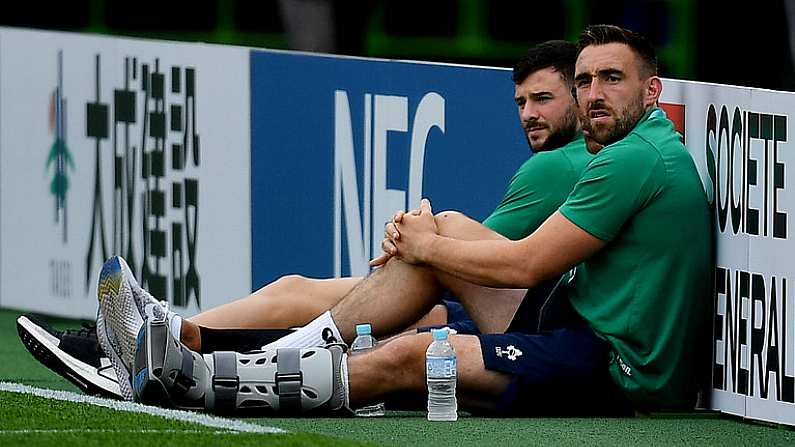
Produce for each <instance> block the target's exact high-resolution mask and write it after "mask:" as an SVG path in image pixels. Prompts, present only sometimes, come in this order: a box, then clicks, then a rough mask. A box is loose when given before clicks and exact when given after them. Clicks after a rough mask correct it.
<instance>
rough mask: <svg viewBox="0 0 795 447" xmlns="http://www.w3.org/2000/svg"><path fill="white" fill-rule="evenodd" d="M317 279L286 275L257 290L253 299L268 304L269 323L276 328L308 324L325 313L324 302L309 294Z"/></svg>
mask: <svg viewBox="0 0 795 447" xmlns="http://www.w3.org/2000/svg"><path fill="white" fill-rule="evenodd" d="M314 282H317V280H315V279H311V278H307V277H305V276H301V275H285V276H282V277H281V278H279V279H277V280H276V281H274V282H272V283H270V284H268V285H267V286H265V287H263V288H261V289H259V290H257V291H256V292H255V293H254V295H253V298H254V299H256V300H258V301H260V302H263V303H267V304H266V305H267V312H268V318H269V323H270V324H271V325H273V326H274V327H291V326H300V325H303V324H306V323H307V322H308V321H310V320H312V319H313V318H315V317H317V316H318V315H320V314H321V313H323V311H324V310H326V308H325V307H324V306H325V305H324V303H323V302H319V301H317V300H314V299H312V296H311V294H309V293H308V291H309V289H310V287H311V286H312V284H313V283H314Z"/></svg>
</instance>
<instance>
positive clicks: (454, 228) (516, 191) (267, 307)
mask: <svg viewBox="0 0 795 447" xmlns="http://www.w3.org/2000/svg"><path fill="white" fill-rule="evenodd" d="M576 52H577V49H576V46H575V45H574V44H572V43H569V42H565V41H550V42H545V43H543V44H540V45H538V46H536V47H533V48H531V49H530V50H529V51H528V52H527V54H526V55H525V57H523V58H522V59H521V60H520V61H519V62H518V63H517V64H516V66H515V68H514V70H513V80H514V82H515V84H516V89H515V101H516V104H517V107H518V112H519V117H520V120H521V123H522V127H523V128H524V130H525V136H526V138H527V140H528V143H529V144H530V145H531V147H532V148H533V149H534V152H535V153H536V154H535V156H533V157H532V158H530V159H529V160H528V161H527V162H525V163H524V164H523V165H522V166H521V167H520V168H519V170H518V171H517V172H516V174H515V175H514V176H513V178H512V180H511V182H510V184H509V186H508V188H507V191H506V194H505V196H504V198H503V200H502V202H501V203H500V205H499V206H498V207H497V209H495V211H494V212H493V213H492V214H491V215H490V216H489V217H488V218H487V219H486V220H485V221H484V222H483V224H482V225H481V224H479V223H477V222H475V221H473V220H471V219H469V218H467V217H466V216H464V215H463V214H460V213H456V212H450V211H448V212H443V213H440V214H439V216H438V219H439V226H440V228H441V231H442V234H445V235H446V236H448V237H454V238H460V239H488V238H500V239H504V238H508V239H521V238H523V237H525V236H527V235H529V234H530V233H532V232H533V231H534V230H535V229H536V228H537V227H538V226H539V225H540V224H541V223H542V222H543V221H544V219H546V218H547V217H548V216H549V215H550V214H551V213H552V212H554V210H555V209H557V207H558V206H560V204H562V203H563V202H564V201H565V199H566V197H567V196H568V194H569V192H570V191H571V189H572V187H573V185H574V184H575V182H576V181H577V179H579V177H580V174H581V173H582V170H583V169H584V167H585V165H586V164H587V162H588V161H589V160H590V158H591V156H590V155H589V154H588V153H587V151H586V150H585V146H584V143H583V140H582V138H578V137H577V135H576V133H577V130H578V122H577V117H576V108H575V104H574V101H573V98H572V96H571V94H570V92H571V88H572V80H573V77H574V61H575V58H576ZM398 220H399V218H398ZM390 257H391V256H390V255H389V254H386V255H385V256H382V257H380V258H378V259H376V260H374V261H373V264H374V265H380V264H383V263H386V261H388V260H389V258H390ZM113 262H115V263H116V265H117V266H118V267H117V268H118V269H119V270H121V271H124V272H125V275H127V276H128V277H129V278H128V279H129V282H130V285H129V287H128V288H129V289H130V291H131V292H134V293H135V294H136V296H137V299H138V301H139V302H146V303H150V302H151V303H152V305H153V306H154V305H155V304H156V301H155V300H154V299H153V298H151V297H150V296H148V294H147V293H146V291H144V290H143V289H141V288H139V287H137V284H136V283H135V282H134V278H132V275H131V272H129V269H127V268H126V265H125V264H124V262H123V260H121V259H117V260H115V261H113ZM113 262H112V263H113ZM370 280H372V279H368V281H370ZM363 282H364V281H362V279H361V278H339V279H331V280H314V279H309V278H304V277H299V276H290V277H285V278H282V279H280V280H278V281H276V282H274V283H272V284H270V285H268V286H265V287H263V288H262V289H260V290H259V291H257V292H256V293H254V294H252V295H251V296H249V297H246V298H243V299H241V300H238V301H235V302H232V303H229V304H226V305H223V306H220V307H218V308H215V309H210V310H208V311H206V312H204V313H202V314H199V315H197V316H196V317H193V318H191V319H186V320H181V319H180V318H179V316H175V315H173V314H171V313H168V312H164V314H165V315H168V316H169V319H170V320H171V322H172V332H173V333H175V334H181V341H182V342H184V343H185V344H186V345H187V347H189V348H191V349H193V350H196V351H201V352H212V351H215V350H221V349H236V350H246V349H254V348H259V347H260V346H262V344H264V342H265V340H268V339H272V336H273V333H272V332H270V333H269V332H266V331H259V330H253V331H245V330H217V329H209V328H287V327H291V326H296V325H303V324H305V323H307V322H308V321H310V320H312V319H313V318H315V317H317V316H318V315H319V314H322V313H323V312H324V311H327V310H328V309H330V308H331V307H332V306H334V305H335V304H337V302H339V301H340V299H341V298H342V297H343V296H345V295H346V294H348V293H349V292H350V291H351V290H352V289H353V288H354V287H355V286H356V285H357V284H360V283H363ZM410 282H412V283H414V287H416V288H427V289H428V292H429V293H432V294H433V295H434V296H435V297H436V298H435V299H436V300H438V297H440V296H442V290H443V289H444V287H441V286H440V285H439V284H438V283H437V281H435V280H434V281H430V278H429V277H427V276H419V277H417V278H414V279H411V280H410ZM560 285H565V283H564V282H561V281H557V280H556V281H551V282H550V283H549V284H547V285H544V286H543V287H540V288H539V289H538V290H537V293H541V294H544V296H547V295H550V292H551V289H553V287H554V286H560ZM559 288H560V287H558V289H559ZM452 289H453V291H454V292H456V293H457V294H464V295H466V294H471V293H472V291H471V290H468V288H467V286H466V285H465V284H459V285H457V286H456V287H453V288H452ZM554 290H557V289H554ZM100 292H102V291H100ZM510 294H511V295H512V296H511V298H510V299H508V300H505V304H504V305H502V306H493V309H491V312H498V313H500V314H503V315H502V317H501V318H503V319H507V320H508V321H510V319H511V317H512V316H513V315H514V314H515V313H516V308H517V307H518V305H519V303H520V302H521V298H522V297H523V296H524V294H525V291H523V290H520V291H512V292H510ZM101 301H102V298H101ZM528 301H530V300H528ZM105 302H106V303H107V302H108V301H107V300H106V301H105ZM445 304H446V305H444V306H442V305H436V306H435V307H429V309H431V311H430V312H429V313H428V314H427V315H426V316H425V317H424V318H422V319H420V320H419V321H418V322H415V323H414V325H413V326H422V325H426V326H427V325H440V324H444V323H447V322H452V321H456V322H457V323H456V324H457V325H458V326H457V327H458V328H459V330H461V331H462V332H463V331H467V330H470V331H471V330H473V328H475V326H476V324H475V322H472V321H469V316H468V315H467V314H466V312H465V311H464V310H463V309H462V307H461V305H460V304H459V303H457V302H451V301H447V302H446V303H445ZM530 305H531V306H530V307H531V309H530V312H522V315H524V320H527V321H524V323H522V324H530V323H531V324H533V325H536V324H537V321H536V320H537V317H536V316H535V315H536V314H537V313H538V311H539V309H538V307H539V306H538V305H537V304H535V302H531V303H530ZM103 310H104V311H105V312H104V313H105V314H108V315H109V314H113V313H114V312H111V311H108V309H107V307H106V308H103ZM424 310H427V309H424ZM128 312H129V309H127V310H126V311H123V312H120V313H124V314H126V313H128ZM476 314H477V315H480V313H478V312H477V311H476ZM528 314H529V315H528ZM546 314H547V315H548V320H550V321H551V320H553V319H554V318H556V316H555V315H554V313H553V312H552V306H551V305H548V306H547V311H546ZM104 316H107V315H104ZM23 319H25V317H21V318H20V321H22V323H18V326H19V325H20V324H23V325H24V327H23V326H20V334H21V335H23V339H25V340H27V341H26V344H31V343H33V344H35V343H36V342H37V337H34V336H32V335H31V334H32V333H33V332H34V331H35V332H39V333H43V332H44V330H43V329H41V327H43V325H42V324H38V325H33V323H32V322H30V321H29V320H25V321H23ZM105 320H106V318H103V319H102V320H101V321H99V323H100V326H103V327H102V328H101V329H100V331H101V332H102V331H104V332H103V334H104V335H103V337H104V338H105V339H106V345H108V346H106V349H107V350H110V351H112V349H111V348H110V347H109V345H110V343H107V341H108V340H107V339H108V338H109V333H108V331H106V330H105V328H104V324H105ZM415 320H416V319H415ZM519 320H521V318H518V319H517V321H519ZM410 323H411V322H407V323H404V324H402V325H397V326H392V327H389V328H385V327H384V326H380V325H375V326H374V329H375V332H376V335H378V336H385V335H390V334H393V333H395V332H399V331H401V330H403V329H405V328H406V327H409V326H408V325H409V324H410ZM480 323H481V325H483V324H484V322H483V321H481V322H480ZM517 324H519V323H517ZM139 325H140V323H135V324H134V325H133V327H132V328H131V329H129V331H128V332H129V334H127V335H128V338H129V337H132V338H134V337H135V335H136V333H137V330H138V326H139ZM35 326H39V327H35ZM30 327H33V329H29V328H30ZM485 328H486V330H488V331H493V330H497V329H498V330H499V331H504V330H505V327H502V328H492V327H490V326H488V325H486V326H485ZM111 332H112V331H111ZM119 332H122V330H119ZM23 333H24V334H23ZM122 338H123V337H122ZM346 340H347V341H350V340H349V339H348V338H346ZM92 346H93V347H94V349H96V341H95V342H94V344H93V345H92ZM34 347H36V346H34ZM38 348H39V349H38V351H37V352H41V347H40V346H38ZM46 349H47V350H49V351H51V352H55V353H56V354H57V355H63V353H62V352H58V351H59V348H58V346H55V347H52V346H49V347H46ZM131 349H132V348H131V347H130V345H129V344H128V347H126V348H125V350H126V356H128V357H129V356H130V355H131ZM33 351H34V350H33V349H32V352H33ZM491 351H493V349H492V350H491ZM50 358H52V356H50ZM117 363H118V362H117ZM122 363H125V362H122ZM126 363H129V361H128V362H126ZM45 364H46V363H45ZM48 366H50V367H51V368H53V369H56V370H57V371H64V369H63V365H61V366H59V365H58V364H56V365H52V364H50V365H48ZM75 371H77V372H78V373H80V371H78V370H77V369H75V370H74V371H72V372H73V373H74V372H75ZM128 371H129V369H126V370H124V369H122V370H120V371H119V375H120V376H122V377H123V376H125V375H128V374H129V372H128ZM66 376H67V377H71V375H66ZM82 378H83V379H84V380H82V381H81V382H79V383H82V384H86V383H88V385H90V384H91V380H92V378H91V377H86V376H85V375H84V376H83V377H82ZM126 382H127V381H122V383H123V384H122V387H125V390H124V391H122V390H118V391H117V392H116V394H120V395H122V396H123V397H126V398H129V397H130V395H131V394H130V393H131V390H130V389H129V385H126V386H125V385H124V384H125V383H126ZM82 388H83V389H84V390H85V391H88V392H103V390H97V389H92V388H86V387H85V386H83V387H82ZM106 394H107V393H106Z"/></svg>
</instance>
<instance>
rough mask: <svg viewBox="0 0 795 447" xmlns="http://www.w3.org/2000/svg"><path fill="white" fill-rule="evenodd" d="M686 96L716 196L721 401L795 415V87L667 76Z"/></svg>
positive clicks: (690, 138) (696, 149) (716, 365)
mask: <svg viewBox="0 0 795 447" xmlns="http://www.w3.org/2000/svg"><path fill="white" fill-rule="evenodd" d="M664 91H665V93H664V94H663V99H666V100H670V101H673V102H678V103H682V104H685V105H686V109H685V115H686V129H687V135H686V138H687V146H688V148H689V150H690V151H691V153H692V154H693V158H694V160H696V163H697V165H698V166H699V172H700V173H701V174H702V180H704V183H705V185H706V186H707V189H708V191H709V192H710V193H711V195H712V197H714V203H715V231H716V237H717V253H716V267H715V295H714V306H713V307H714V315H713V324H714V327H713V339H712V348H713V358H712V359H711V365H712V386H713V393H712V406H713V408H716V409H720V410H722V411H725V412H728V413H732V414H736V415H741V416H747V417H749V418H753V419H762V420H767V421H775V422H781V423H786V424H790V425H793V424H795V387H794V386H793V385H795V339H793V337H795V302H793V285H794V284H793V283H792V280H793V277H795V264H794V263H793V256H792V253H795V243H793V239H792V237H791V234H792V230H791V211H792V210H793V209H795V196H794V195H793V193H792V191H793V190H794V189H795V185H793V180H792V178H793V177H792V175H791V174H790V173H789V172H788V171H789V170H790V169H792V167H793V166H795V153H793V151H792V150H791V142H790V137H789V135H790V134H791V131H790V129H791V124H790V119H789V118H790V117H789V113H790V111H792V110H795V95H793V94H791V93H782V92H773V91H765V90H758V89H749V88H740V87H729V86H721V85H710V84H700V83H693V82H675V81H669V82H668V83H666V89H665V90H664Z"/></svg>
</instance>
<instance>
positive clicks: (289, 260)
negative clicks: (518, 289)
mask: <svg viewBox="0 0 795 447" xmlns="http://www.w3.org/2000/svg"><path fill="white" fill-rule="evenodd" d="M251 73H252V74H251V97H252V104H251V126H252V133H251V143H252V172H253V175H252V185H251V188H252V192H251V195H252V228H254V231H253V234H252V262H253V265H252V271H253V273H252V288H257V287H259V286H261V285H262V284H264V283H267V282H269V281H271V280H273V279H275V278H277V277H278V276H280V275H283V274H288V273H302V274H305V275H309V276H316V277H332V276H339V275H342V276H347V275H364V274H366V273H367V272H368V265H367V261H368V260H369V259H370V258H371V257H373V256H374V255H377V254H379V253H380V244H381V240H382V239H383V225H384V222H385V221H386V220H387V219H389V218H390V217H391V216H392V214H393V213H394V212H395V211H396V210H399V209H407V208H414V207H416V206H418V205H419V201H420V199H421V198H422V197H429V198H431V199H432V203H433V207H434V210H435V211H441V210H444V209H457V210H461V211H464V212H465V213H467V214H468V215H470V216H472V217H474V218H476V219H482V218H484V217H486V216H487V215H488V213H489V212H490V211H491V210H493V209H494V207H496V205H497V204H498V202H499V200H500V199H501V197H502V194H503V193H504V191H505V187H506V185H507V184H508V181H509V180H510V178H511V175H512V174H513V173H514V171H515V170H516V169H517V168H518V167H519V166H520V165H521V163H522V162H523V161H524V160H526V159H527V157H528V156H529V154H530V151H529V147H528V145H527V142H526V140H525V138H524V136H523V134H522V129H521V126H520V125H519V120H518V116H517V113H516V106H515V105H514V101H513V94H514V92H513V90H514V86H513V82H512V81H511V73H510V71H509V70H505V69H488V68H476V67H461V66H449V65H436V64H422V63H408V62H399V61H380V60H364V59H354V58H332V57H324V56H309V55H298V54H288V53H266V52H252V55H251Z"/></svg>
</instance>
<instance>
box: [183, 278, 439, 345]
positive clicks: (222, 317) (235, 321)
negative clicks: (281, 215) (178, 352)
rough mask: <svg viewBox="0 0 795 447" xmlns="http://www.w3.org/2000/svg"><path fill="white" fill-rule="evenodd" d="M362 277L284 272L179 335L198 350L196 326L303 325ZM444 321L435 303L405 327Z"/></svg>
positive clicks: (197, 318) (207, 314)
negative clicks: (318, 276) (313, 276)
mask: <svg viewBox="0 0 795 447" xmlns="http://www.w3.org/2000/svg"><path fill="white" fill-rule="evenodd" d="M360 281H361V278H338V279H311V278H305V277H302V276H297V275H291V276H285V277H282V278H280V279H278V280H277V281H274V282H273V283H271V284H269V285H267V286H265V287H263V288H261V289H259V290H258V291H256V292H255V293H253V294H251V295H249V296H247V297H245V298H241V299H239V300H236V301H232V302H230V303H227V304H223V305H221V306H218V307H215V308H212V309H209V310H207V311H205V312H203V313H201V314H198V315H196V316H194V317H192V318H189V319H186V320H184V321H183V323H182V330H181V333H180V339H181V340H182V342H183V343H185V344H186V345H187V346H188V347H189V348H191V349H194V350H196V351H198V350H201V333H200V331H199V326H204V327H212V328H220V329H281V328H290V327H294V326H302V325H304V324H306V323H307V322H309V321H311V320H312V319H314V318H316V317H317V316H318V315H320V314H321V313H323V312H325V311H327V310H329V309H330V308H331V307H332V306H333V305H334V304H336V303H337V302H339V300H340V299H342V297H343V296H345V294H347V293H348V292H350V290H351V289H352V288H353V287H354V286H355V285H356V284H358V283H359V282H360ZM445 323H447V309H446V308H445V307H444V306H441V305H439V306H436V307H434V308H433V309H432V310H431V312H429V313H428V314H426V315H425V316H423V317H422V318H420V319H419V321H416V322H415V323H414V324H413V325H411V326H410V327H408V328H407V329H412V328H417V327H422V326H434V325H439V324H445Z"/></svg>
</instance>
